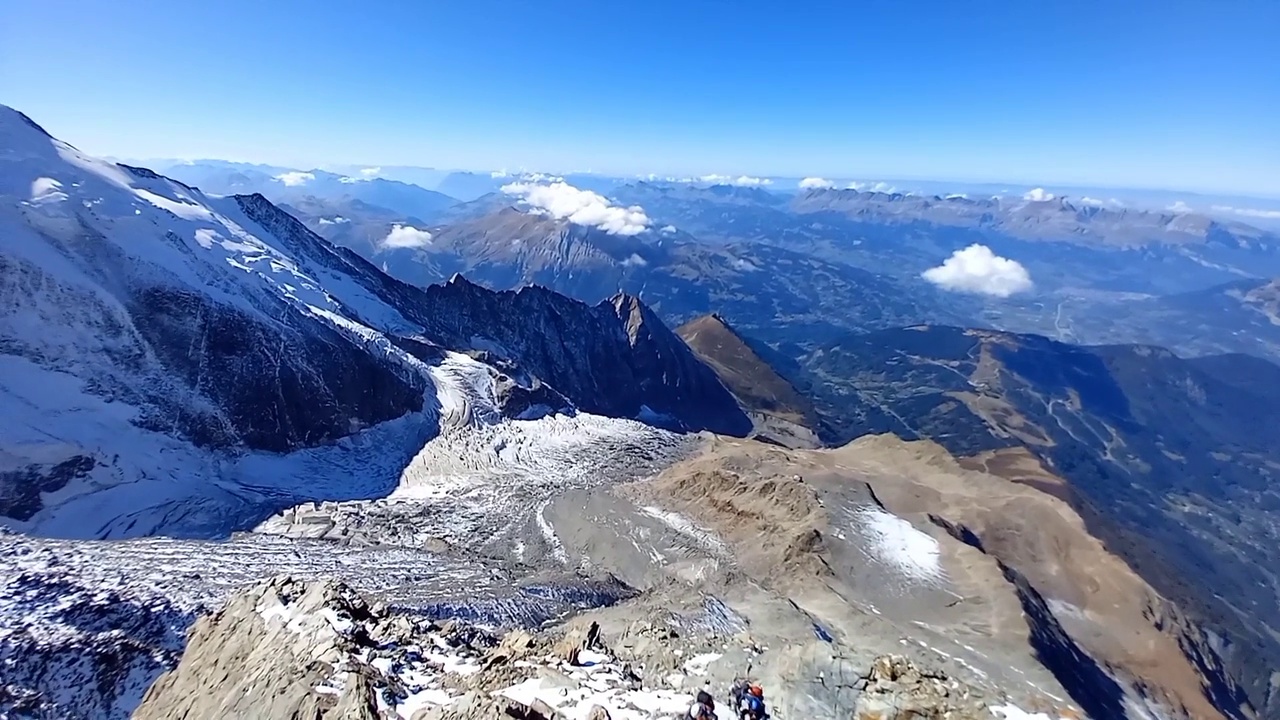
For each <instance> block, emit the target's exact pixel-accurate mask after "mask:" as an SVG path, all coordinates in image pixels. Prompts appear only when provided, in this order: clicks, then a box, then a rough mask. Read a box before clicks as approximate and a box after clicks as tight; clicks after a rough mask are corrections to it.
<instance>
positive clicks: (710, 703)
mask: <svg viewBox="0 0 1280 720" xmlns="http://www.w3.org/2000/svg"><path fill="white" fill-rule="evenodd" d="M698 702H700V703H702V704H703V705H706V706H707V707H709V708H713V707H715V706H716V701H715V699H714V698H712V697H711V693H709V692H707V691H706V690H699V691H698Z"/></svg>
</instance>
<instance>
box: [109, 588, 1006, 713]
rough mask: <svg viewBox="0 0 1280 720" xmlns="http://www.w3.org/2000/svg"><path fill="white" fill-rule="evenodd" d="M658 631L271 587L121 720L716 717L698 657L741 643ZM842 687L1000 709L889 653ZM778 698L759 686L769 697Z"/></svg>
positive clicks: (873, 703)
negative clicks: (466, 613) (433, 618)
mask: <svg viewBox="0 0 1280 720" xmlns="http://www.w3.org/2000/svg"><path fill="white" fill-rule="evenodd" d="M637 627H638V626H637ZM659 630H660V629H655V628H653V627H649V629H648V630H647V631H643V632H641V631H640V630H637V632H639V635H637V634H636V633H631V632H630V631H629V634H628V635H624V636H622V637H619V638H618V642H619V643H620V644H621V645H622V646H623V647H622V648H620V649H619V650H617V651H615V650H614V649H612V648H611V647H610V644H609V642H608V639H607V638H606V637H605V636H604V635H603V633H602V632H601V630H600V627H599V626H598V625H597V624H595V623H590V624H583V625H580V626H578V627H576V628H571V629H568V630H567V632H563V633H562V632H561V631H558V630H557V631H542V632H530V631H526V630H514V631H512V632H510V633H508V634H507V635H506V636H505V637H503V638H502V639H501V640H499V639H498V638H496V637H494V636H492V635H490V634H488V633H486V632H484V631H480V630H476V629H475V628H471V627H469V626H467V625H464V624H460V623H452V622H451V623H444V624H436V623H430V622H427V621H423V620H421V619H418V618H416V617H415V616H413V615H409V614H406V613H403V612H402V611H397V610H394V609H390V608H388V607H387V606H385V605H383V604H377V603H375V604H369V603H368V602H367V601H366V600H364V599H363V598H361V597H360V596H359V595H356V594H355V593H353V592H351V591H350V590H349V589H348V588H346V587H345V586H343V585H340V584H335V583H332V582H314V583H304V582H300V581H296V580H292V579H289V578H278V579H276V580H273V581H271V582H268V583H264V584H262V585H260V586H258V587H255V588H253V589H251V590H247V591H244V592H242V593H241V594H239V595H237V596H236V597H234V598H233V599H232V600H231V601H229V602H228V603H227V605H226V606H225V607H223V608H222V609H221V610H219V611H217V612H216V613H214V614H212V615H209V616H206V617H204V618H201V619H200V620H199V621H198V622H197V623H196V625H195V627H194V628H193V629H192V631H191V634H190V638H189V643H188V646H187V650H186V653H185V654H184V655H183V659H182V661H181V663H179V665H178V667H177V668H176V669H175V670H173V671H171V672H169V673H166V674H165V675H164V676H162V677H161V678H160V680H158V681H157V682H156V683H155V685H153V686H152V687H151V689H150V690H148V692H147V694H146V696H145V698H144V700H143V702H142V705H141V706H140V707H139V708H138V710H137V712H136V713H135V714H134V716H133V717H134V718H135V719H137V720H159V719H162V718H164V719H167V718H174V719H176V718H186V719H189V720H200V719H202V718H209V719H210V720H213V719H215V718H216V719H218V720H222V719H223V718H231V717H252V718H256V719H260V720H275V719H277V718H280V719H282V720H304V719H305V720H312V719H323V720H338V719H341V720H375V719H376V720H382V719H383V718H403V719H404V720H463V719H467V720H507V719H509V718H526V719H529V720H532V719H535V718H540V719H541V720H557V719H562V718H575V717H581V718H593V719H595V720H611V719H612V718H617V719H618V720H632V719H639V718H650V717H673V716H676V715H678V714H679V713H681V712H683V711H684V710H685V709H687V707H688V706H689V704H690V703H691V702H692V700H693V694H694V693H696V692H697V690H698V689H700V688H704V687H705V688H706V689H708V690H709V691H710V692H712V694H713V695H714V696H716V698H717V701H718V704H719V705H720V707H721V708H722V716H723V717H730V716H731V715H730V714H729V713H731V710H730V709H729V707H728V706H729V704H730V702H731V701H730V698H729V697H728V694H727V690H728V685H729V680H730V677H731V676H728V675H725V674H724V672H725V671H726V670H728V669H729V668H728V667H727V666H726V667H723V668H721V669H719V670H716V671H712V670H710V669H709V667H708V666H709V665H710V664H714V663H717V662H718V661H719V660H720V658H721V657H722V654H721V653H719V652H713V653H706V652H705V651H699V648H703V647H705V646H706V643H708V642H716V643H723V644H725V645H726V646H731V645H734V644H740V643H741V642H742V640H741V639H737V640H731V639H729V638H724V637H715V638H708V637H701V638H699V637H688V638H684V637H682V636H681V635H680V634H679V633H676V632H673V631H671V630H670V629H669V628H668V629H666V630H665V631H659ZM640 635H643V636H644V638H646V642H645V643H643V644H638V643H637V642H636V639H637V638H638V637H639V636H640ZM624 655H625V656H627V657H629V658H630V660H629V661H625V662H624V661H623V660H622V659H621V657H622V656H624ZM668 661H669V662H668ZM637 668H642V669H639V670H638V669H637ZM850 680H851V681H854V683H853V686H852V687H851V688H848V689H852V690H855V691H856V693H857V697H856V704H854V702H855V701H851V702H850V704H849V705H848V707H849V708H853V709H854V710H853V717H854V718H857V719H858V720H871V719H873V718H874V719H877V720H889V719H898V718H900V719H901V720H907V719H908V718H952V719H955V720H978V719H982V720H988V719H990V718H993V717H994V715H992V713H991V712H990V710H989V709H988V708H987V703H988V702H995V701H999V700H1000V699H1001V698H1000V697H999V696H991V695H989V694H988V693H986V692H984V691H982V690H980V689H977V688H974V687H971V686H970V685H968V684H966V683H965V682H963V681H960V680H957V679H955V678H952V677H950V676H949V675H947V674H946V673H943V672H940V671H937V670H933V669H929V668H924V667H921V666H918V665H917V664H916V663H915V662H914V661H912V660H911V659H909V658H907V657H905V656H898V655H895V656H892V657H887V656H886V657H879V658H876V659H875V660H874V661H873V662H871V664H870V666H869V667H865V666H864V667H863V668H862V669H860V670H859V671H858V672H857V673H855V674H854V675H853V676H852V677H851V678H850ZM804 682H805V684H807V683H808V682H811V680H806V681H804ZM722 683H723V688H722V687H721V684H722ZM831 690H832V691H841V692H843V690H840V689H838V688H831ZM787 692H788V689H787V688H786V687H785V686H779V685H773V686H771V692H770V695H769V697H771V698H774V699H775V702H776V700H777V699H778V698H785V697H786V695H787ZM803 692H814V691H811V690H804V691H803ZM833 697H834V696H827V701H828V702H830V701H831V700H832V699H833ZM837 707H839V703H838V702H837V703H836V704H833V705H829V706H828V709H834V708H837ZM785 716H786V717H791V716H793V715H785ZM780 717H782V716H780Z"/></svg>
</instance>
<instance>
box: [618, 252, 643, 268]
mask: <svg viewBox="0 0 1280 720" xmlns="http://www.w3.org/2000/svg"><path fill="white" fill-rule="evenodd" d="M648 264H649V261H648V260H645V259H644V258H642V257H640V256H639V255H637V254H635V253H631V257H629V258H627V259H626V260H623V261H622V265H623V267H644V266H645V265H648Z"/></svg>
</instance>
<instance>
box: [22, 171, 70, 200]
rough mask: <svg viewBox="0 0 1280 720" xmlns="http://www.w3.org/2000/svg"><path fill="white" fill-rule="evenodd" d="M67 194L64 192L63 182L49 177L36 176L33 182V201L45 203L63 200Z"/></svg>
mask: <svg viewBox="0 0 1280 720" xmlns="http://www.w3.org/2000/svg"><path fill="white" fill-rule="evenodd" d="M66 199H67V194H66V193H64V192H62V183H60V182H58V181H57V180H54V179H53V178H49V177H41V178H36V179H35V180H34V181H32V183H31V203H32V204H33V205H45V204H51V203H58V202H62V201H63V200H66Z"/></svg>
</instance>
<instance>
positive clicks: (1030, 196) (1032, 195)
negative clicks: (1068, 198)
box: [1022, 188, 1057, 202]
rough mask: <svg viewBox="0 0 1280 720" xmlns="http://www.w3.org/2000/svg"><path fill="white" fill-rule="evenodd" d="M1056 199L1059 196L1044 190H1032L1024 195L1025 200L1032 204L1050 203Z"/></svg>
mask: <svg viewBox="0 0 1280 720" xmlns="http://www.w3.org/2000/svg"><path fill="white" fill-rule="evenodd" d="M1055 197H1057V196H1056V195H1054V194H1053V193H1051V192H1049V191H1047V190H1045V189H1044V188H1031V189H1030V190H1028V191H1026V192H1025V193H1023V194H1022V199H1023V200H1030V201H1031V202H1048V201H1050V200H1052V199H1054V198H1055Z"/></svg>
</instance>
